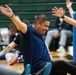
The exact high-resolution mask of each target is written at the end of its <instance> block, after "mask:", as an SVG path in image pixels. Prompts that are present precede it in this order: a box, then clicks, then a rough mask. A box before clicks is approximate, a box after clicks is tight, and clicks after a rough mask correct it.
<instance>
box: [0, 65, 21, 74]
mask: <svg viewBox="0 0 76 75" xmlns="http://www.w3.org/2000/svg"><path fill="white" fill-rule="evenodd" d="M0 75H21V73H20V72H17V71H15V70H11V69H8V68H5V67H2V66H0Z"/></svg>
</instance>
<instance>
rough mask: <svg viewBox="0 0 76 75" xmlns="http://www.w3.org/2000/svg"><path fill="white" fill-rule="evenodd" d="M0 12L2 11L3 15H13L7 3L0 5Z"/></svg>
mask: <svg viewBox="0 0 76 75" xmlns="http://www.w3.org/2000/svg"><path fill="white" fill-rule="evenodd" d="M0 12H2V13H3V14H4V15H6V16H8V17H11V16H12V15H13V11H12V9H11V8H10V7H9V6H8V5H7V4H5V7H3V6H0Z"/></svg>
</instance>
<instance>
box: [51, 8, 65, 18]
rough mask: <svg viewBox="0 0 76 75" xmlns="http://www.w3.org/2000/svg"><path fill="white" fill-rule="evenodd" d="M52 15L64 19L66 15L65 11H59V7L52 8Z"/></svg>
mask: <svg viewBox="0 0 76 75" xmlns="http://www.w3.org/2000/svg"><path fill="white" fill-rule="evenodd" d="M52 13H53V14H52V15H53V16H57V17H62V16H63V15H64V13H63V10H59V9H58V8H57V7H54V8H52Z"/></svg>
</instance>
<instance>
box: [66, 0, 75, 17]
mask: <svg viewBox="0 0 76 75" xmlns="http://www.w3.org/2000/svg"><path fill="white" fill-rule="evenodd" d="M66 6H67V8H68V10H69V13H70V15H71V17H72V18H73V14H74V11H73V9H72V2H71V1H70V0H66Z"/></svg>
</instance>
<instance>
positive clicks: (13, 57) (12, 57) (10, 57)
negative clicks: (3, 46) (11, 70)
mask: <svg viewBox="0 0 76 75" xmlns="http://www.w3.org/2000/svg"><path fill="white" fill-rule="evenodd" d="M5 57H6V60H7V63H8V64H9V65H13V64H16V63H17V62H18V54H13V53H7V54H6V56H5Z"/></svg>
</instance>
